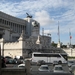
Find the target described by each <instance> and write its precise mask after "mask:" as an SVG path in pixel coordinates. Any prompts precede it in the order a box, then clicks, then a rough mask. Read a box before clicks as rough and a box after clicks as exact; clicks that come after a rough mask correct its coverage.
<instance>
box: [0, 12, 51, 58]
mask: <svg viewBox="0 0 75 75" xmlns="http://www.w3.org/2000/svg"><path fill="white" fill-rule="evenodd" d="M37 41H39V43H37ZM0 45H1V55H3V56H12V57H15V56H23V57H27V56H28V54H29V53H30V52H32V51H39V50H41V49H43V50H44V49H49V48H50V46H51V37H50V36H41V35H40V24H39V23H38V22H37V21H36V20H33V19H32V18H30V17H27V18H25V19H19V18H16V17H13V16H10V15H8V14H6V13H3V12H1V11H0Z"/></svg>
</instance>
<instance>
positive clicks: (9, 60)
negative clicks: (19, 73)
mask: <svg viewBox="0 0 75 75" xmlns="http://www.w3.org/2000/svg"><path fill="white" fill-rule="evenodd" d="M5 61H6V64H16V63H17V61H16V60H15V59H13V58H12V57H10V56H6V57H5Z"/></svg>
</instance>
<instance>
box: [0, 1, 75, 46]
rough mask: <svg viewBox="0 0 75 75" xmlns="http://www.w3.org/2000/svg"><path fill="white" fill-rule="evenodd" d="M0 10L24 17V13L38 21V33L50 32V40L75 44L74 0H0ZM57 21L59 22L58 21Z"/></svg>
mask: <svg viewBox="0 0 75 75" xmlns="http://www.w3.org/2000/svg"><path fill="white" fill-rule="evenodd" d="M0 11H2V12H4V13H6V14H9V15H12V16H15V17H17V18H21V19H24V18H26V17H27V15H26V13H28V14H30V15H32V18H33V19H35V20H37V21H38V22H39V23H40V34H42V30H43V29H44V34H45V35H47V34H51V37H52V39H51V40H52V41H54V42H55V43H58V39H59V37H58V25H59V33H60V42H62V43H63V44H66V45H67V44H68V43H70V36H69V33H71V36H72V38H71V44H73V45H75V0H0ZM58 22H59V23H58Z"/></svg>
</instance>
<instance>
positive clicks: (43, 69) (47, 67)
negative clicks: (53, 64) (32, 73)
mask: <svg viewBox="0 0 75 75" xmlns="http://www.w3.org/2000/svg"><path fill="white" fill-rule="evenodd" d="M38 70H39V71H47V72H50V68H49V66H48V65H41V66H40V67H39V69H38Z"/></svg>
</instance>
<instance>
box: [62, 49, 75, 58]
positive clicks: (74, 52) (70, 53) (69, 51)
mask: <svg viewBox="0 0 75 75" xmlns="http://www.w3.org/2000/svg"><path fill="white" fill-rule="evenodd" d="M63 50H64V51H65V52H66V53H67V54H68V56H70V57H75V48H66V49H63Z"/></svg>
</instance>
